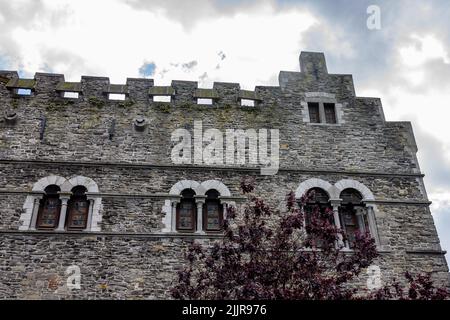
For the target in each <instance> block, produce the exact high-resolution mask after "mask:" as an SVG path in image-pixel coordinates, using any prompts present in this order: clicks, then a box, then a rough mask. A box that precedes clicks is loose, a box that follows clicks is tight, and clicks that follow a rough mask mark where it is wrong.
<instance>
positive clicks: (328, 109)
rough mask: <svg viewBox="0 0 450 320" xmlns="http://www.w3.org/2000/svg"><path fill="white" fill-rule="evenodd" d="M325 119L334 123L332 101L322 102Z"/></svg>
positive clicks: (334, 111) (334, 109) (334, 113)
mask: <svg viewBox="0 0 450 320" xmlns="http://www.w3.org/2000/svg"><path fill="white" fill-rule="evenodd" d="M323 107H324V110H325V121H326V122H327V123H336V108H335V106H334V103H324V104H323Z"/></svg>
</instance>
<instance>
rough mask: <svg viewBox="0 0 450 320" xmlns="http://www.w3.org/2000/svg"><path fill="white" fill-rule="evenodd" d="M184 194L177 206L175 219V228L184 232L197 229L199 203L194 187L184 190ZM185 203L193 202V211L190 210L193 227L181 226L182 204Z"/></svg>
mask: <svg viewBox="0 0 450 320" xmlns="http://www.w3.org/2000/svg"><path fill="white" fill-rule="evenodd" d="M183 193H184V195H183ZM181 194H182V198H181V200H180V203H178V204H177V208H176V219H175V223H176V226H175V229H176V230H177V231H182V232H194V231H195V230H196V229H197V219H196V218H197V205H196V203H195V198H194V195H195V192H194V191H193V190H192V189H186V190H183V192H182V193H181ZM184 203H191V205H192V207H191V212H190V218H191V226H192V227H191V228H186V227H181V226H180V220H181V215H180V210H181V206H182V204H184Z"/></svg>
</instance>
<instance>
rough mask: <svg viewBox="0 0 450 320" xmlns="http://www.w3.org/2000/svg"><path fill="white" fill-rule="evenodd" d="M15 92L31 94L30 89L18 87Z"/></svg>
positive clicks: (24, 94) (19, 94)
mask: <svg viewBox="0 0 450 320" xmlns="http://www.w3.org/2000/svg"><path fill="white" fill-rule="evenodd" d="M16 94H17V95H18V96H31V89H24V88H18V89H17V90H16Z"/></svg>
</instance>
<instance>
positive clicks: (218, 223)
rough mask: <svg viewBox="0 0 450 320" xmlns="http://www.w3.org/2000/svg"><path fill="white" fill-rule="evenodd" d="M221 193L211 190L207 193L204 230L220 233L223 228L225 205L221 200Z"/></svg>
mask: <svg viewBox="0 0 450 320" xmlns="http://www.w3.org/2000/svg"><path fill="white" fill-rule="evenodd" d="M219 195H220V194H219V192H218V191H217V190H214V189H211V190H209V191H207V192H206V199H205V204H204V205H203V230H205V231H219V230H220V229H221V228H222V220H223V205H222V204H221V203H220V200H219Z"/></svg>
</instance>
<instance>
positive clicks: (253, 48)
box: [11, 0, 315, 88]
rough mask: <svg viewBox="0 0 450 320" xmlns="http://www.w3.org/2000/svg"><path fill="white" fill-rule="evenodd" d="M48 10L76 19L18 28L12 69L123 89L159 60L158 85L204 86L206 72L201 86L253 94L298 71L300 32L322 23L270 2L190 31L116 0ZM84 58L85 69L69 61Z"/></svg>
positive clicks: (202, 22)
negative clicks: (101, 79) (96, 80)
mask: <svg viewBox="0 0 450 320" xmlns="http://www.w3.org/2000/svg"><path fill="white" fill-rule="evenodd" d="M45 4H46V10H47V12H55V13H56V12H58V10H61V8H62V7H63V8H65V10H66V11H70V13H71V14H70V18H68V19H67V21H66V22H65V23H63V24H61V23H59V24H58V25H57V26H55V25H52V24H51V23H46V22H45V21H42V23H40V26H39V28H31V29H30V28H22V27H21V26H15V27H14V29H13V30H11V34H12V39H13V40H15V41H16V44H17V46H18V52H16V56H17V57H20V59H19V60H18V61H16V63H15V65H13V66H12V67H15V68H22V69H24V71H25V72H26V73H28V74H30V75H33V73H34V72H36V71H40V70H43V69H45V68H47V67H50V68H51V71H52V72H56V73H64V74H65V76H66V79H68V80H72V81H77V80H79V79H80V76H81V75H82V74H88V75H100V76H109V77H110V79H111V81H112V82H115V83H123V82H125V79H126V77H137V76H139V73H138V72H139V68H140V67H141V66H142V64H143V63H144V62H145V61H154V63H155V65H156V70H155V81H156V82H157V83H169V82H170V81H171V80H172V79H186V80H199V79H200V77H201V76H202V75H204V74H205V72H206V73H207V74H208V76H209V77H208V78H206V79H205V81H203V82H202V85H205V86H210V85H212V81H213V80H219V81H229V82H241V83H242V85H243V87H246V88H252V87H253V86H254V85H259V84H267V83H268V82H269V81H271V79H273V78H274V77H273V76H274V74H277V73H278V72H279V70H280V68H286V69H291V70H292V69H294V70H296V69H298V54H299V52H300V41H301V33H302V32H303V31H305V30H306V29H307V28H308V27H309V26H311V25H312V24H313V23H314V22H315V20H314V18H313V17H312V16H311V15H310V14H309V13H307V12H300V11H295V10H289V11H278V10H276V8H274V7H273V6H272V4H271V3H270V2H267V3H266V4H265V5H262V6H259V7H258V9H257V10H255V9H252V12H245V10H244V11H243V12H241V13H238V14H234V15H224V16H220V17H218V18H216V19H208V18H204V19H202V20H200V21H198V22H197V23H196V24H195V26H193V27H192V28H190V29H189V30H187V29H184V28H183V27H182V25H180V24H179V23H177V22H176V21H174V20H172V19H169V17H168V16H166V14H165V12H164V11H161V10H159V11H158V10H155V11H154V12H151V11H149V10H137V9H135V8H134V7H132V6H129V5H127V4H126V3H124V2H121V1H117V0H116V1H111V0H108V1H68V0H64V1H57V2H56V1H46V2H45ZM167 14H170V13H167ZM49 16H51V14H49ZM220 52H222V53H224V54H225V55H226V59H224V60H222V59H221V57H220V56H219V55H218V53H220ZM64 54H66V55H67V59H66V60H67V63H65V62H64V59H61V57H62V56H63V55H64ZM55 55H58V59H55ZM78 60H81V61H83V63H81V64H74V63H70V62H71V61H78ZM190 61H198V64H197V65H196V66H195V68H193V69H189V71H190V72H186V71H187V69H186V68H183V67H182V65H183V64H186V63H188V62H190ZM219 63H220V68H217V65H218V64H219ZM261 66H263V67H261ZM44 71H48V70H44ZM162 71H164V72H162ZM269 79H270V80H269ZM271 84H275V83H271Z"/></svg>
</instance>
